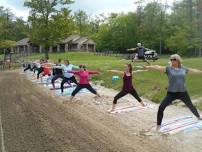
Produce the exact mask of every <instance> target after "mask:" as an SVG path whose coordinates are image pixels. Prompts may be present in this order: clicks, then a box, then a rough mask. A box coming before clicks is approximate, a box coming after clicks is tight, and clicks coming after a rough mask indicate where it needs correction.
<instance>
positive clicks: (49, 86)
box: [44, 82, 75, 90]
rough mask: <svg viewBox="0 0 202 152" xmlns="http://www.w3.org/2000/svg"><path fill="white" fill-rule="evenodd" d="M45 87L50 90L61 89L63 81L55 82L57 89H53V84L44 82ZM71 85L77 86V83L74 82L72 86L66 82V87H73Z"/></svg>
mask: <svg viewBox="0 0 202 152" xmlns="http://www.w3.org/2000/svg"><path fill="white" fill-rule="evenodd" d="M44 87H45V88H47V89H50V90H59V89H61V83H58V82H57V83H55V89H53V86H52V84H48V85H46V84H44ZM71 87H75V84H73V83H72V86H70V85H69V84H67V83H65V84H64V88H71Z"/></svg>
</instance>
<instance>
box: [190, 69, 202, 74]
mask: <svg viewBox="0 0 202 152" xmlns="http://www.w3.org/2000/svg"><path fill="white" fill-rule="evenodd" d="M188 73H190V74H202V71H201V70H198V69H192V68H188Z"/></svg>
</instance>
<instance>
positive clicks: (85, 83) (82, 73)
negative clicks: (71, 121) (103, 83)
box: [68, 65, 100, 101]
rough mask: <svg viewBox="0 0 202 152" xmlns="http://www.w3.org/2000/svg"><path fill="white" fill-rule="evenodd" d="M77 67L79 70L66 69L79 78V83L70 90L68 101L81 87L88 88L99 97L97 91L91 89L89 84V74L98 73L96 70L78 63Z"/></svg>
mask: <svg viewBox="0 0 202 152" xmlns="http://www.w3.org/2000/svg"><path fill="white" fill-rule="evenodd" d="M79 68H80V70H79V71H68V72H69V73H73V74H74V75H76V76H78V77H79V78H80V80H79V84H78V85H77V87H76V89H75V90H74V91H73V92H72V95H71V99H70V101H72V99H73V98H74V96H75V95H76V94H77V93H78V92H79V91H80V90H81V89H83V88H86V89H88V90H89V91H90V92H92V93H93V94H95V95H97V96H98V97H100V95H99V94H98V93H97V91H96V90H95V89H93V88H92V86H91V85H90V84H89V76H90V75H93V74H98V72H96V71H88V70H86V66H85V65H80V66H79Z"/></svg>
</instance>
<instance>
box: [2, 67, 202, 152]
mask: <svg viewBox="0 0 202 152" xmlns="http://www.w3.org/2000/svg"><path fill="white" fill-rule="evenodd" d="M18 73H19V71H13V72H1V73H0V112H1V117H2V128H3V131H1V137H2V135H4V138H3V139H2V138H1V150H2V143H3V144H4V145H5V149H6V151H7V152H77V151H79V152H99V151H100V152H119V151H120V152H171V151H172V152H200V151H202V145H201V142H202V131H194V132H191V133H186V134H185V133H178V134H176V135H169V136H167V135H159V134H156V135H154V136H145V135H144V134H141V132H142V131H144V130H147V129H149V128H151V127H152V126H153V125H155V122H156V112H157V108H158V105H154V108H153V109H148V110H145V111H141V112H130V113H126V114H108V113H107V109H109V108H111V104H112V100H113V97H114V95H115V94H116V93H117V91H114V90H111V89H106V88H104V87H98V88H97V89H98V91H99V93H100V94H101V95H102V98H101V99H96V98H93V97H94V96H93V95H91V94H89V93H85V94H79V95H78V96H77V97H76V100H75V102H73V103H70V102H68V97H56V96H55V95H54V93H53V91H49V90H47V89H45V88H44V87H42V86H41V85H36V84H33V83H31V82H30V81H29V80H27V79H26V78H25V76H23V75H19V74H18ZM63 101H66V104H63V103H62V102H63ZM98 101H102V102H103V105H102V104H97V102H98ZM144 101H145V102H147V103H150V102H149V101H147V100H144ZM131 104H138V103H137V102H136V101H135V100H134V99H133V98H132V97H131V96H126V97H125V98H123V99H121V100H119V101H118V105H117V107H119V106H123V105H124V106H126V105H131ZM150 104H153V103H150ZM183 114H190V112H189V110H188V109H187V108H185V107H181V106H170V107H168V108H167V109H166V111H165V118H170V117H173V116H178V115H179V116H180V115H183ZM2 140H3V142H2Z"/></svg>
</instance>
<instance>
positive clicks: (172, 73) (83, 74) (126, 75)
mask: <svg viewBox="0 0 202 152" xmlns="http://www.w3.org/2000/svg"><path fill="white" fill-rule="evenodd" d="M38 63H39V64H40V66H39V64H38ZM31 64H32V65H31ZM33 67H35V68H33ZM144 68H145V69H147V70H156V71H160V72H162V73H165V74H166V75H167V77H168V82H169V83H168V84H169V85H168V89H167V95H166V97H165V98H164V99H163V101H162V103H161V104H160V106H159V109H158V112H157V130H159V129H160V126H161V123H162V119H163V114H164V110H165V109H166V107H167V106H168V105H170V104H171V103H172V102H173V101H174V100H176V99H179V100H181V101H183V102H184V103H185V105H186V106H187V107H188V108H189V109H190V111H191V112H192V113H193V114H194V115H195V116H196V117H197V118H198V120H202V118H201V117H200V115H199V113H198V111H197V109H196V108H195V107H194V105H193V104H192V101H191V98H190V96H189V94H188V92H187V89H186V85H185V77H186V74H188V73H192V74H202V71H201V70H197V69H192V68H186V67H184V66H183V65H182V59H181V57H180V56H179V55H178V54H174V55H171V57H170V65H169V66H167V67H163V66H159V65H150V66H144ZM29 69H30V70H32V71H34V72H35V71H36V70H37V71H38V73H37V79H39V75H40V73H42V76H44V75H51V74H50V69H53V75H52V77H51V79H52V80H51V83H52V85H53V88H55V85H54V82H55V81H56V80H57V79H59V78H61V79H62V82H61V92H63V89H64V84H65V83H69V84H71V82H73V83H75V84H76V85H77V86H76V88H75V90H74V91H73V92H72V95H71V98H70V100H72V99H73V98H74V96H75V95H76V94H77V93H78V92H79V91H80V90H81V89H83V88H86V89H88V90H89V91H90V92H92V93H93V94H95V95H97V96H98V97H100V95H99V93H98V92H97V91H96V90H95V89H94V88H93V87H92V86H91V85H90V83H89V77H90V75H94V74H99V72H97V71H88V70H87V68H86V66H85V65H80V66H75V65H72V64H70V62H69V61H68V60H64V64H61V60H60V59H59V60H58V62H57V63H55V64H51V63H48V62H47V60H45V61H43V60H40V62H33V63H31V62H30V63H28V64H27V66H26V67H25V69H24V71H26V70H29ZM122 73H123V77H122V78H123V87H122V90H121V91H120V92H119V93H118V94H117V95H116V96H115V97H114V100H113V104H112V109H111V111H110V112H112V111H114V110H115V109H116V104H117V100H118V99H120V98H121V97H123V96H125V95H127V94H131V95H132V96H133V97H134V98H135V99H136V100H137V101H139V103H140V105H142V106H146V105H145V103H144V102H143V100H142V99H141V98H140V97H139V95H138V93H137V91H136V90H135V88H134V87H133V82H132V80H133V70H132V65H131V64H126V66H125V71H124V72H122ZM74 75H75V76H78V77H79V79H80V80H79V82H77V80H76V78H75V76H74Z"/></svg>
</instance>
